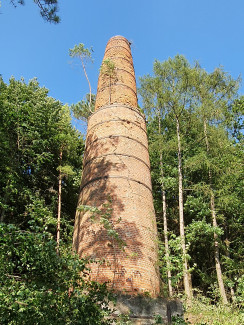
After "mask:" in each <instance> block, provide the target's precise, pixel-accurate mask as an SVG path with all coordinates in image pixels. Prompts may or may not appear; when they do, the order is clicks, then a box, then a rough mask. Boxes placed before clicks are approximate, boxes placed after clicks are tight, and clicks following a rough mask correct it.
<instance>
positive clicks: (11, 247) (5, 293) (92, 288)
mask: <svg viewBox="0 0 244 325" xmlns="http://www.w3.org/2000/svg"><path fill="white" fill-rule="evenodd" d="M55 246H56V242H55V240H53V239H52V238H51V236H50V233H48V232H46V231H45V229H44V228H42V229H41V231H40V229H37V228H36V229H35V230H34V229H32V231H30V230H28V231H27V230H21V229H20V228H19V227H17V226H14V225H12V224H9V225H5V224H0V297H1V299H0V322H1V324H2V325H13V324H21V325H29V324H41V325H45V324H53V325H56V324H61V325H67V324H70V325H71V324H77V325H78V324H91V325H92V324H94V323H96V324H101V325H106V324H107V325H108V324H111V323H112V321H111V319H109V318H107V317H106V316H108V315H110V313H111V310H110V308H109V306H108V301H109V300H111V295H110V294H109V293H108V292H107V290H106V285H105V284H103V285H102V284H98V283H95V282H89V281H87V280H86V277H85V275H86V273H87V269H86V261H85V260H83V259H80V258H79V257H78V256H75V255H74V254H71V250H70V248H68V249H67V248H65V247H63V245H61V247H60V251H61V254H59V255H57V254H56V249H55V248H56V247H55Z"/></svg>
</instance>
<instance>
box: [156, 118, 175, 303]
mask: <svg viewBox="0 0 244 325" xmlns="http://www.w3.org/2000/svg"><path fill="white" fill-rule="evenodd" d="M158 133H159V134H161V118H160V115H159V117H158ZM159 159H160V173H161V177H162V183H161V191H162V205H163V225H164V245H165V257H166V267H167V278H168V288H169V297H172V296H173V288H172V281H171V263H170V259H169V240H168V223H167V206H166V195H165V189H164V183H163V177H164V171H163V157H162V152H161V150H160V156H159Z"/></svg>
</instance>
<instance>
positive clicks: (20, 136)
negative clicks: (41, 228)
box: [0, 78, 84, 235]
mask: <svg viewBox="0 0 244 325" xmlns="http://www.w3.org/2000/svg"><path fill="white" fill-rule="evenodd" d="M0 88H1V94H0V107H1V109H0V121H1V125H0V138H1V142H0V152H1V157H0V176H1V177H0V184H1V189H0V215H1V220H2V221H4V222H6V223H15V224H22V227H26V226H27V224H28V221H29V220H30V213H32V214H33V210H35V211H36V218H38V219H39V218H40V219H39V221H38V222H41V223H43V222H46V223H47V225H46V226H47V227H48V228H49V229H50V231H52V232H53V234H55V235H56V225H57V221H56V216H57V202H58V178H59V169H58V167H59V166H60V151H62V152H63V153H62V155H63V156H62V167H63V166H67V165H69V166H71V167H72V170H73V171H74V174H73V175H72V177H69V178H63V180H62V187H63V189H64V191H63V204H62V206H63V216H64V226H65V229H66V230H67V231H68V232H70V233H71V232H72V229H71V228H70V223H71V222H72V223H73V219H74V215H75V204H74V203H73V202H76V200H77V196H78V189H79V182H80V179H79V178H80V166H81V165H82V162H81V155H82V152H83V148H84V143H83V140H82V138H81V135H80V133H79V132H78V131H77V130H75V129H74V128H73V127H72V125H71V118H70V112H69V109H68V107H66V106H63V105H62V104H61V103H60V102H59V101H56V100H54V99H53V98H51V97H48V96H47V94H48V90H47V89H45V88H40V87H39V85H38V82H37V81H36V80H32V81H30V82H29V84H26V83H25V82H24V81H23V80H22V81H16V80H15V79H13V78H12V79H11V80H10V83H9V85H6V84H5V83H4V82H3V81H2V82H1V83H0ZM71 202H72V203H71ZM38 209H40V210H42V211H43V213H44V215H42V214H41V213H39V214H40V217H38ZM68 229H69V230H68Z"/></svg>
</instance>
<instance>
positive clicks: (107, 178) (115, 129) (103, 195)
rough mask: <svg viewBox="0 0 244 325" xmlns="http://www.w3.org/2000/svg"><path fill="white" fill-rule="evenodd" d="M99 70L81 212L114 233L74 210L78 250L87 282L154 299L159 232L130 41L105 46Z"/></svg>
mask: <svg viewBox="0 0 244 325" xmlns="http://www.w3.org/2000/svg"><path fill="white" fill-rule="evenodd" d="M108 63H109V65H110V66H112V72H111V71H110V73H108V72H107V70H106V67H107V66H109V65H108ZM101 67H102V68H101V70H100V76H99V80H98V87H97V96H96V104H95V112H94V113H93V114H92V115H91V116H90V118H89V121H88V128H87V137H86V149H85V155H84V163H83V175H82V181H81V190H80V196H79V201H78V207H80V206H95V207H97V208H99V209H100V210H101V211H103V213H104V214H106V213H107V217H106V218H107V219H108V220H109V227H107V228H106V226H104V224H102V223H101V216H99V215H98V214H96V213H93V212H92V211H90V210H88V211H79V209H77V214H76V220H75V229H74V237H73V248H74V250H75V251H76V252H77V253H78V254H79V255H80V256H81V257H89V258H92V259H93V260H94V261H96V262H94V263H91V264H90V269H91V270H90V279H92V280H95V281H99V282H107V283H108V285H109V286H110V288H111V289H113V290H114V291H116V292H120V293H125V294H129V295H136V294H143V293H149V294H150V295H151V296H152V297H157V296H158V295H159V287H160V285H159V272H158V265H157V257H158V256H157V251H158V249H157V228H156V218H155V212H154V207H153V198H152V185H151V176H150V162H149V154H148V140H147V131H146V123H145V118H144V116H143V115H142V114H141V113H140V111H139V110H138V108H137V92H136V81H135V72H134V66H133V60H132V55H131V49H130V43H129V42H128V41H127V39H126V38H124V37H122V36H115V37H112V38H111V39H110V40H109V41H108V43H107V47H106V50H105V55H104V58H103V63H102V66H101ZM111 230H112V231H113V234H114V233H115V234H116V236H117V237H116V236H115V235H113V234H112V235H111Z"/></svg>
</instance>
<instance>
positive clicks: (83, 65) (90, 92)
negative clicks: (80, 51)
mask: <svg viewBox="0 0 244 325" xmlns="http://www.w3.org/2000/svg"><path fill="white" fill-rule="evenodd" d="M80 59H81V64H82V67H83V70H84V74H85V77H86V80H87V82H88V85H89V94H90V100H89V109H90V112H91V113H93V112H92V110H91V97H92V91H91V84H90V81H89V79H88V75H87V73H86V67H85V64H84V62H83V59H82V57H81V58H80Z"/></svg>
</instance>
